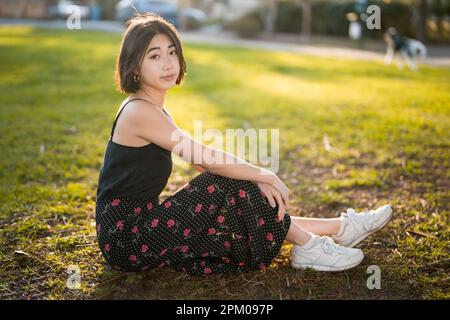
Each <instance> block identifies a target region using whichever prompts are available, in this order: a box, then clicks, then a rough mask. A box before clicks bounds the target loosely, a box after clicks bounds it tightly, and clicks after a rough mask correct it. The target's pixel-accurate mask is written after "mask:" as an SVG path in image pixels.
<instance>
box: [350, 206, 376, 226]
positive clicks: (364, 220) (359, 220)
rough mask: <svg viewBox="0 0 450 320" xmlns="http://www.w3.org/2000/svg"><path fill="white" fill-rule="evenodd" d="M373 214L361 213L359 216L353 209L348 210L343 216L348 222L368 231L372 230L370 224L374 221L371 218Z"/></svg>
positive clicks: (371, 211) (368, 212) (373, 212)
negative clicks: (359, 225)
mask: <svg viewBox="0 0 450 320" xmlns="http://www.w3.org/2000/svg"><path fill="white" fill-rule="evenodd" d="M374 214H375V210H370V211H363V212H361V213H359V214H357V213H356V211H355V209H353V208H349V209H347V212H345V213H344V215H345V216H347V217H348V219H349V222H350V223H351V224H353V225H358V224H361V225H362V227H363V228H364V229H365V230H366V231H369V230H371V229H372V222H373V220H374V219H372V218H373V216H374Z"/></svg>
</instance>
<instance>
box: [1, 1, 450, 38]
mask: <svg viewBox="0 0 450 320" xmlns="http://www.w3.org/2000/svg"><path fill="white" fill-rule="evenodd" d="M372 4H375V5H377V6H379V7H380V9H381V13H382V18H381V29H380V30H366V29H364V28H363V36H364V37H367V38H374V39H375V38H378V39H379V38H381V35H382V33H383V32H384V30H385V29H386V28H387V27H390V26H393V27H395V28H396V29H397V30H398V31H399V32H400V33H401V34H403V35H405V36H410V37H414V38H418V39H419V40H422V41H424V42H435V43H437V42H450V0H78V1H69V0H0V17H2V18H10V19H63V18H65V17H67V16H68V15H70V14H71V13H72V12H73V10H72V9H73V6H74V5H75V6H77V7H78V10H79V12H80V13H81V18H82V19H90V20H109V21H111V20H115V21H120V22H123V21H125V20H126V19H128V18H129V17H130V16H131V15H132V14H133V13H134V12H135V11H136V10H137V11H153V12H156V13H158V14H160V15H162V16H164V17H165V18H167V19H168V20H170V21H172V22H173V23H174V24H175V25H176V26H177V27H178V28H181V29H182V30H192V29H201V28H203V27H205V26H206V27H208V26H212V25H214V26H217V27H220V28H221V29H224V30H229V31H233V32H236V34H238V35H239V36H242V37H249V38H251V37H257V36H258V35H259V34H261V33H265V34H276V33H277V34H278V33H283V34H299V35H301V37H302V39H304V40H305V39H306V40H307V39H308V38H309V36H310V35H324V36H337V37H339V36H340V37H348V34H349V25H350V21H349V20H348V16H349V13H355V14H357V15H353V17H355V16H356V17H357V19H359V20H360V22H361V23H364V21H363V20H364V19H363V18H362V17H361V13H364V12H365V9H366V8H367V7H368V6H369V5H372Z"/></svg>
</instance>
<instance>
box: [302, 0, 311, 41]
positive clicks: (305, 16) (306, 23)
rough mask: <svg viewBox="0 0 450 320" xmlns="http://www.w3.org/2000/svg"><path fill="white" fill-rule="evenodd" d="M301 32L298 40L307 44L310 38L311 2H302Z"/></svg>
mask: <svg viewBox="0 0 450 320" xmlns="http://www.w3.org/2000/svg"><path fill="white" fill-rule="evenodd" d="M301 6H302V30H301V35H300V38H301V40H302V42H309V39H310V37H311V15H312V12H311V11H312V10H311V2H310V0H302V1H301Z"/></svg>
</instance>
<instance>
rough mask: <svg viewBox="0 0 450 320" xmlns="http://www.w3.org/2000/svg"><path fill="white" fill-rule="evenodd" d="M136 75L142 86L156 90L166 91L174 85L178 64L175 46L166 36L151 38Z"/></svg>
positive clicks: (159, 35)
mask: <svg viewBox="0 0 450 320" xmlns="http://www.w3.org/2000/svg"><path fill="white" fill-rule="evenodd" d="M138 73H139V77H140V78H141V82H142V83H143V84H145V85H147V86H150V87H153V88H156V89H162V90H167V89H170V88H172V87H173V86H174V85H175V84H176V81H177V78H178V74H179V73H180V62H179V60H178V52H177V50H176V48H175V44H174V43H173V42H172V41H171V40H170V38H169V37H168V36H166V35H165V34H157V35H155V36H154V37H153V39H152V41H150V44H149V45H148V47H147V51H146V53H145V55H144V59H143V61H142V66H141V70H140V71H139V72H138ZM167 76H171V77H170V78H167Z"/></svg>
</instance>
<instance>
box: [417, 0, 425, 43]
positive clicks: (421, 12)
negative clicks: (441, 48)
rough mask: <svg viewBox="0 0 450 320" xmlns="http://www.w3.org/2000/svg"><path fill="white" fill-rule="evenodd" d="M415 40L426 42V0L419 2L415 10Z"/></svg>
mask: <svg viewBox="0 0 450 320" xmlns="http://www.w3.org/2000/svg"><path fill="white" fill-rule="evenodd" d="M417 13H418V17H417V24H416V27H417V39H418V40H420V41H422V42H427V16H428V2H427V0H419V3H418V8H417Z"/></svg>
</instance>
